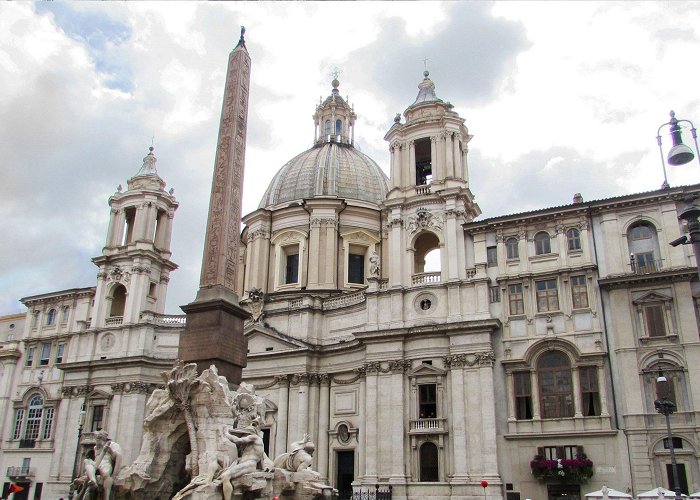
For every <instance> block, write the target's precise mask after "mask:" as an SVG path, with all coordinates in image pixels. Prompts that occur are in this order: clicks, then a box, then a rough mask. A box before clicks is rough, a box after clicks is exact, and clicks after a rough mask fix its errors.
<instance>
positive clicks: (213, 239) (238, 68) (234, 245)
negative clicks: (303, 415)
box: [178, 27, 250, 384]
mask: <svg viewBox="0 0 700 500" xmlns="http://www.w3.org/2000/svg"><path fill="white" fill-rule="evenodd" d="M244 34H245V28H243V27H241V38H240V40H239V41H238V45H236V47H235V48H234V49H233V50H232V51H231V54H230V55H229V59H228V70H227V73H226V87H225V89H224V102H223V106H222V109H221V122H220V124H219V140H218V143H217V147H216V160H215V163H214V177H213V179H212V187H211V199H210V200H209V218H208V220H207V234H206V240H205V243H204V257H203V260H202V274H201V277H200V280H199V291H198V292H197V297H196V298H195V300H194V302H191V303H190V304H187V305H186V306H182V310H183V311H185V313H186V314H187V325H186V327H185V330H184V332H183V333H182V335H181V336H180V345H179V349H178V358H179V359H181V360H183V361H185V362H187V363H197V369H198V371H199V372H200V373H201V372H202V371H203V370H204V369H206V368H209V365H211V364H214V365H215V366H216V367H217V369H218V371H219V374H220V375H224V376H225V377H226V378H227V379H228V381H229V382H230V383H233V384H239V383H240V381H241V371H242V369H243V367H244V366H245V365H246V357H247V351H248V348H247V347H248V346H247V341H246V339H245V337H244V336H243V321H244V319H245V318H247V317H248V316H249V313H248V312H247V311H245V310H244V309H242V308H241V307H239V305H238V297H237V296H236V293H235V291H234V288H235V284H236V277H237V274H238V248H239V238H240V229H241V197H242V193H243V170H244V166H245V146H246V128H247V123H248V90H249V86H250V56H249V55H248V50H247V49H246V46H245V40H244Z"/></svg>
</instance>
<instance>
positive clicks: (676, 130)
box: [656, 111, 700, 189]
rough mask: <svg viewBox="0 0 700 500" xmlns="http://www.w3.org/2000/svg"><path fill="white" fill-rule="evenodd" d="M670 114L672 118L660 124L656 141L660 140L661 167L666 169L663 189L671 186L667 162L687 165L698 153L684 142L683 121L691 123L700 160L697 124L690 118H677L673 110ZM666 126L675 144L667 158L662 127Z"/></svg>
mask: <svg viewBox="0 0 700 500" xmlns="http://www.w3.org/2000/svg"><path fill="white" fill-rule="evenodd" d="M670 114H671V119H670V120H669V121H668V122H666V123H662V124H661V125H660V126H659V130H658V131H657V133H656V142H658V144H659V153H660V154H661V167H662V168H663V170H664V183H663V184H662V185H661V188H662V189H668V188H669V184H668V177H667V176H666V162H668V164H669V165H673V166H676V165H685V164H686V163H690V162H691V161H693V158H695V157H696V154H694V153H693V150H692V149H690V147H688V146H686V145H685V144H683V139H682V138H681V126H680V124H681V123H688V124H690V133H691V134H692V135H693V141H694V142H695V153H697V158H698V161H699V162H700V150H699V149H698V134H697V131H696V130H695V125H693V122H691V121H690V120H679V119H677V118H676V113H674V112H673V111H671V113H670ZM664 127H668V128H669V131H670V132H671V141H672V142H673V146H672V147H671V149H670V150H669V152H668V156H667V157H666V159H664V152H663V149H662V147H661V129H662V128H664Z"/></svg>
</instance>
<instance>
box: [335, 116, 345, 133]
mask: <svg viewBox="0 0 700 500" xmlns="http://www.w3.org/2000/svg"><path fill="white" fill-rule="evenodd" d="M342 133H343V121H342V120H336V121H335V135H342Z"/></svg>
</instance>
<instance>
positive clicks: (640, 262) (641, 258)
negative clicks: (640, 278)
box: [632, 252, 660, 274]
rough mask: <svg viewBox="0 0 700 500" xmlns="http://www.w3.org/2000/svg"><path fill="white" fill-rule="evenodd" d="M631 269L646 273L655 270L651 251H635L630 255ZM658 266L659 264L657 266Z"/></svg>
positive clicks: (638, 272) (655, 266)
mask: <svg viewBox="0 0 700 500" xmlns="http://www.w3.org/2000/svg"><path fill="white" fill-rule="evenodd" d="M632 266H633V267H634V269H633V271H634V272H635V273H637V274H648V273H653V272H656V271H657V269H656V268H657V265H656V261H655V260H654V253H653V252H644V253H637V254H634V255H633V256H632ZM659 267H660V266H659Z"/></svg>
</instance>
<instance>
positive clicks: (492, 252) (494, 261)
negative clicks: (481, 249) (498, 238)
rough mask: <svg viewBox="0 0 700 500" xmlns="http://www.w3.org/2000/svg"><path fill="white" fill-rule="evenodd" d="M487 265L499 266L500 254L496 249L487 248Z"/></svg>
mask: <svg viewBox="0 0 700 500" xmlns="http://www.w3.org/2000/svg"><path fill="white" fill-rule="evenodd" d="M486 263H487V264H488V265H489V266H496V265H498V253H497V251H496V247H486Z"/></svg>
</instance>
